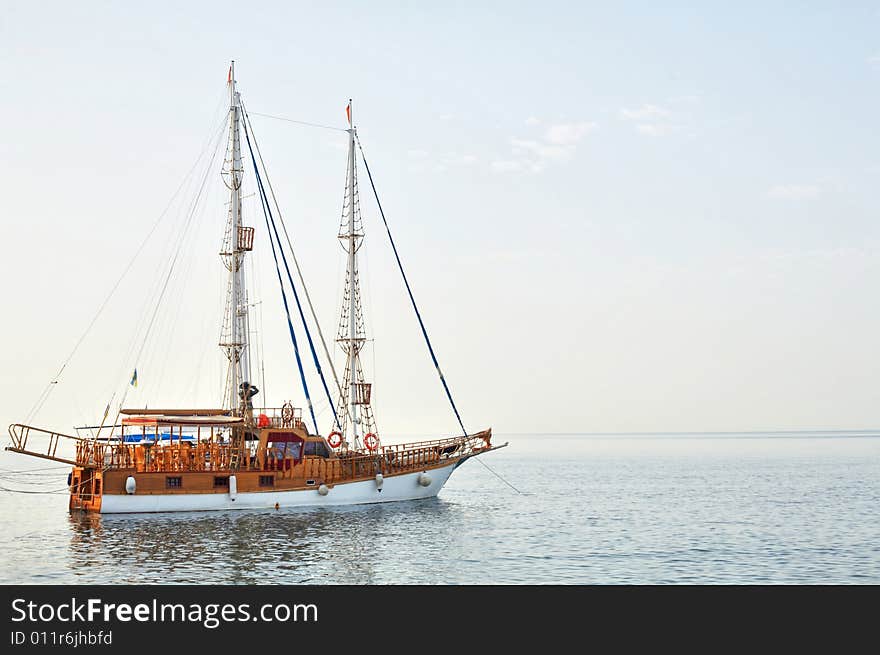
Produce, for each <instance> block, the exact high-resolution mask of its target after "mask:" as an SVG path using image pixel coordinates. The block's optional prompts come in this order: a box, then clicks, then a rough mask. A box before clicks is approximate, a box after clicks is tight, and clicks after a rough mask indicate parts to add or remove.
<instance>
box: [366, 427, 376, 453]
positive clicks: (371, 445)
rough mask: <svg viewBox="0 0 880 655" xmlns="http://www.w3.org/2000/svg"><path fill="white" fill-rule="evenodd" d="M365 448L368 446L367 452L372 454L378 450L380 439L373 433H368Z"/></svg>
mask: <svg viewBox="0 0 880 655" xmlns="http://www.w3.org/2000/svg"><path fill="white" fill-rule="evenodd" d="M364 446H366V447H367V450H369V451H370V452H372V451H374V450H376V448H378V447H379V437H377V436H376V435H375V434H373V433H372V432H367V433H366V434H365V435H364Z"/></svg>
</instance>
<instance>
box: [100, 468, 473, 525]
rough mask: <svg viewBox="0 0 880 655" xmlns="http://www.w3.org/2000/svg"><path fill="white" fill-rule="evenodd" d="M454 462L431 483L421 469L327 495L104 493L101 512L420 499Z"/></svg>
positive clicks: (432, 472)
mask: <svg viewBox="0 0 880 655" xmlns="http://www.w3.org/2000/svg"><path fill="white" fill-rule="evenodd" d="M455 468H456V466H455V464H450V465H449V466H444V467H442V468H435V469H429V470H428V471H427V474H428V475H429V476H430V478H431V484H430V485H428V486H427V487H423V486H422V485H421V484H419V476H420V475H421V473H422V472H421V471H416V472H414V473H406V474H404V475H395V476H393V477H386V478H385V479H384V480H383V482H382V491H379V490H378V489H377V485H376V482H375V480H362V481H360V482H346V483H338V484H336V485H334V486H333V487H331V488H330V491H329V493H328V494H327V495H326V496H322V495H321V494H319V493H318V488H317V486H316V487H315V488H313V489H297V490H295V491H258V492H256V491H255V492H238V493H237V494H236V496H235V500H232V499H231V498H230V496H229V494H228V493H226V494H219V493H218V494H143V495H139V494H137V493H134V494H132V495H122V494H111V495H104V497H103V499H102V501H101V514H125V513H140V512H197V511H205V510H228V509H272V508H274V507H275V505H276V503H277V504H278V506H279V507H323V506H334V505H362V504H367V503H388V502H393V501H398V500H417V499H420V498H431V497H432V496H436V495H437V494H438V493H439V492H440V489H442V488H443V485H444V484H446V481H447V480H448V479H449V476H450V475H452V471H453V470H454V469H455Z"/></svg>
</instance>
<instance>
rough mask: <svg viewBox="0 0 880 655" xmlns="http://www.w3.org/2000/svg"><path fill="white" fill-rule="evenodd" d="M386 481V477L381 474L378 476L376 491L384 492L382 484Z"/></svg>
mask: <svg viewBox="0 0 880 655" xmlns="http://www.w3.org/2000/svg"><path fill="white" fill-rule="evenodd" d="M384 481H385V477H384V476H383V475H382V474H381V473H377V474H376V489H378V490H379V491H382V483H383V482H384Z"/></svg>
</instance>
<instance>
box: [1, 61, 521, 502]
mask: <svg viewBox="0 0 880 655" xmlns="http://www.w3.org/2000/svg"><path fill="white" fill-rule="evenodd" d="M227 86H228V92H229V112H228V139H227V154H226V157H225V160H224V164H223V170H222V171H221V173H222V175H223V179H224V181H225V183H226V186H227V188H228V191H229V202H228V206H229V210H228V213H227V216H226V225H225V231H224V233H223V234H224V239H223V247H222V252H221V253H220V255H221V259H222V262H223V265H224V266H225V270H226V272H227V274H228V284H227V285H226V302H225V313H224V317H223V323H222V327H221V339H220V344H219V345H220V347H221V349H222V351H223V353H224V354H225V362H226V365H225V366H226V374H225V383H224V395H223V401H222V403H221V406H219V407H215V408H208V409H191V408H189V407H190V406H187V405H184V407H185V408H183V409H180V408H178V409H174V408H160V409H153V408H151V409H147V408H130V407H124V406H122V405H121V404H120V406H119V408H118V411H117V417H116V420H115V421H112V422H110V423H109V424H108V425H105V424H106V423H107V420H106V419H107V416H106V412H105V419H104V420H103V421H102V422H101V426H100V429H99V430H98V432H97V433H96V434H93V435H90V436H79V435H77V436H73V435H70V434H63V433H60V432H55V431H52V430H48V429H43V428H38V427H35V426H31V425H27V424H23V423H16V424H13V425H11V426H10V427H9V434H10V437H11V439H12V444H11V445H10V446H8V447H7V448H6V450H9V451H12V452H15V453H20V454H23V455H30V456H33V457H38V458H43V459H48V460H52V461H56V462H62V463H64V464H67V465H70V466H72V471H71V473H70V475H69V480H68V484H69V488H70V496H69V498H70V500H69V507H70V509H71V510H84V511H88V512H100V513H102V514H114V513H128V512H167V511H196V510H228V509H272V508H274V509H279V508H281V507H296V506H330V505H352V504H364V503H385V502H392V501H401V500H415V499H423V498H430V497H434V496H436V495H437V494H438V493H439V492H440V490H441V489H442V488H443V486H444V484H445V483H446V481H447V480H448V479H449V477H450V475H452V473H453V471H455V469H456V468H458V467H459V466H460V465H461V464H463V463H464V462H465V461H467V460H468V459H470V458H472V457H476V456H478V455H482V454H485V453H487V452H490V451H492V450H495V449H497V448H501V447H503V446H505V445H507V444H503V445H501V446H495V445H493V444H492V431H491V429H486V430H482V431H479V432H474V433H469V432H468V431H467V430H465V428H464V424H463V422H462V421H461V418H460V415H459V412H458V410H457V409H456V407H455V403H454V402H453V400H452V394H451V393H450V391H449V387H448V385H447V382H446V380H445V378H444V377H443V375H442V373H440V367H439V364H438V362H437V358H436V355H435V352H434V349H433V347H432V346H431V343H430V340H429V338H428V333H427V330H426V329H425V326H424V323H423V321H422V318H421V315H420V314H419V312H418V308H417V306H416V303H415V299H414V297H413V295H412V291H411V288H410V285H409V283H408V281H407V279H406V274H405V272H404V269H403V266H402V264H401V261H400V257H399V255H398V252H397V247H396V245H395V244H394V241H393V239H391V232H390V230H388V224H387V221H385V216H384V213H383V212H382V209H381V203H378V195H376V200H377V203H378V207H379V211H380V214H381V215H382V220H383V223H384V225H385V228H386V231H387V232H388V237H389V239H391V245H392V248H393V252H394V254H395V258H396V260H397V264H398V266H399V268H400V272H401V274H402V276H403V280H404V283H405V286H406V290H407V293H408V296H409V299H410V301H411V303H412V306H413V309H414V310H415V312H416V315H417V317H418V320H419V324H420V326H421V328H422V334H423V336H424V339H425V342H426V344H427V347H428V350H429V353H430V356H431V358H432V361H433V364H434V366H435V367H436V369H437V372H438V373H439V374H440V381H441V383H442V386H443V388H444V390H445V392H446V395H447V397H448V399H449V401H450V403H451V405H452V409H453V411H454V413H455V416H456V418H457V420H458V424H459V426H460V427H461V433H460V434H459V435H457V436H450V437H445V438H437V439H432V440H427V441H419V442H413V443H383V441H382V440H381V438H380V437H379V431H378V429H377V427H376V421H375V417H374V414H373V408H372V405H371V396H372V393H371V389H372V386H371V384H370V383H369V382H368V381H367V377H366V376H365V372H364V367H363V365H362V363H361V352H362V349H363V346H364V344H365V343H366V341H367V336H366V330H365V323H364V317H363V306H362V302H361V293H360V279H359V268H358V251H359V249H360V247H361V245H362V243H363V240H364V226H363V221H362V218H361V214H360V202H359V197H358V178H357V168H358V167H357V153H358V151H360V154H361V159H362V161H363V163H364V167H365V169H366V171H367V174H368V177H369V179H370V186H371V187H372V189H373V191H374V193H375V186H374V185H373V182H372V175H371V174H370V170H369V166H368V164H367V162H366V158H365V157H364V156H363V148H362V147H361V145H360V141H359V139H358V136H357V130H356V129H355V127H354V124H353V122H352V116H351V102H350V101H349V105H348V107H347V108H346V115H347V119H348V125H349V127H348V129H347V130H345V131H346V132H347V134H348V162H347V171H346V190H345V195H344V202H343V212H342V220H341V222H340V227H339V231H338V234H337V238H338V240H339V242H340V244H341V245H342V247H343V249H344V250H345V254H346V274H345V288H344V294H343V298H342V303H341V309H340V315H339V323H338V330H337V332H336V342H337V343H338V345H339V347H340V348H341V350H342V352H343V353H344V354H345V357H346V360H345V367H344V369H343V371H342V375H341V376H340V375H337V371H336V368H335V367H334V364H333V359H332V358H331V357H330V353H329V350H328V348H327V343H326V340H325V339H324V335H323V333H322V332H321V330H320V324H319V323H318V321H317V316H316V314H315V312H314V309H313V307H312V303H311V299H310V298H309V295H308V290H307V288H306V287H305V284H304V281H303V279H302V275H301V274H300V269H299V264H298V262H297V261H296V258H295V255H294V254H293V252H292V246H291V245H290V240H289V239H287V241H286V243H287V246H288V248H287V249H285V248H284V247H283V242H282V239H281V234H284V235H285V236H286V228H284V227H283V223H282V230H280V231H279V229H278V224H279V222H280V212H278V211H277V203H275V204H274V206H275V209H276V212H274V213H273V211H272V207H273V202H274V192H273V191H271V186H270V185H269V183H268V176H267V175H266V171H265V166H263V165H262V156H261V155H260V153H259V146H258V145H257V144H256V138H255V136H254V134H253V128H252V127H251V125H250V120H249V117H248V115H247V112H246V110H245V107H244V103H243V102H242V99H241V95H240V93H239V91H238V90H237V83H236V79H235V64H234V62H233V63H232V65H231V66H230V68H229V73H228V76H227ZM242 134H244V144H246V146H247V156H246V157H245V156H244V154H245V153H243V142H242ZM247 164H250V165H251V168H250V170H252V172H253V175H254V177H255V180H256V188H257V190H258V194H259V199H260V204H261V208H262V211H263V217H264V220H265V228H266V230H265V235H264V241H267V242H268V243H269V245H270V251H271V253H272V260H273V261H274V264H275V270H276V272H277V277H278V282H279V285H280V286H281V295H282V301H283V307H284V311H285V313H286V316H287V326H288V328H289V333H290V337H291V341H292V344H293V349H294V354H295V359H296V362H297V366H298V369H299V374H300V378H301V381H302V386H303V393H304V401H305V403H304V404H305V407H306V408H307V414H306V415H305V416H304V413H303V410H302V409H301V408H299V407H294V406H293V404H292V403H290V402H287V403H284V404H283V405H282V406H281V407H277V408H269V407H260V406H259V404H258V403H257V404H256V406H255V398H256V397H257V396H258V394H259V389H258V388H257V386H256V385H255V384H254V383H253V378H252V367H253V365H252V362H251V345H250V343H249V336H250V334H251V330H250V325H249V307H250V306H251V303H250V301H249V298H248V294H247V285H246V280H245V271H246V266H245V263H246V262H247V258H248V256H249V255H250V253H251V251H252V250H253V248H254V243H255V241H259V240H257V239H255V234H256V227H255V226H247V225H244V224H243V222H242V191H241V189H242V180H243V177H244V175H245V172H246V169H247V168H248V167H247ZM261 171H262V172H261ZM288 254H289V255H290V256H291V259H292V261H293V263H294V270H295V271H296V272H297V275H298V282H299V283H298V284H295V280H294V277H295V276H294V275H293V273H292V271H291V267H290V260H289V259H288ZM285 280H286V281H287V283H288V284H287V286H286V287H285ZM285 289H287V290H289V291H291V292H292V293H291V296H292V300H293V303H291V302H290V300H291V299H290V298H289V297H288V295H287V291H286V290H285ZM303 301H304V302H303ZM291 304H293V305H294V306H295V307H296V310H297V311H296V312H293V316H292V312H291ZM306 308H307V309H308V310H309V312H310V314H311V318H312V326H311V328H310V327H309V321H307V319H306ZM297 315H298V316H299V317H300V318H301V323H302V330H301V331H300V332H299V334H300V339H301V338H302V336H303V334H304V335H305V337H306V342H307V344H308V353H306V355H308V354H311V358H312V360H313V362H314V365H315V368H316V372H317V376H318V378H319V379H320V381H321V388H322V391H323V394H324V395H325V396H326V398H327V400H328V403H329V405H330V406H331V407H332V408H333V409H334V411H333V416H332V423H331V424H330V425H329V426H326V427H327V428H328V429H325V430H324V434H322V433H321V432H320V431H319V425H318V420H317V418H316V414H315V408H314V405H313V402H312V398H311V394H310V392H309V389H308V385H307V383H306V376H305V373H304V363H303V359H304V357H303V351H304V350H305V348H303V349H301V348H300V344H301V343H302V342H301V341H300V340H298V339H297V336H296V335H297V331H298V330H296V329H295V328H294V324H295V322H296V321H295V318H296V316H297ZM313 329H316V331H317V334H316V338H313V334H312V330H313ZM316 341H317V342H318V344H319V345H320V346H322V347H323V352H322V355H323V356H324V359H325V362H326V363H328V364H329V368H330V375H325V373H324V368H323V367H322V366H321V357H320V356H319V353H318V348H317V346H316V345H315V342H316ZM303 345H304V344H303ZM328 378H329V381H328ZM136 382H137V369H136V368H135V370H134V374H133V376H132V380H131V384H132V385H134V384H136ZM108 407H109V405H108ZM102 435H103V436H102ZM67 451H72V452H73V454H72V455H68V454H67Z"/></svg>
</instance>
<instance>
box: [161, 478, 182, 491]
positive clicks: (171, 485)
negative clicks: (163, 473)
mask: <svg viewBox="0 0 880 655" xmlns="http://www.w3.org/2000/svg"><path fill="white" fill-rule="evenodd" d="M182 486H183V478H181V477H179V476H177V477H167V478H165V488H166V489H180V488H181V487H182Z"/></svg>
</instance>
